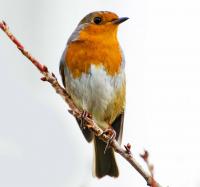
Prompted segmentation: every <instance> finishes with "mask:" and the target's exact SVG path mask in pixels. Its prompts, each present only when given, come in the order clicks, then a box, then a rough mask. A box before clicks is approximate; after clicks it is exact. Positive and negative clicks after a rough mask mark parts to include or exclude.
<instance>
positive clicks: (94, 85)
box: [65, 66, 125, 123]
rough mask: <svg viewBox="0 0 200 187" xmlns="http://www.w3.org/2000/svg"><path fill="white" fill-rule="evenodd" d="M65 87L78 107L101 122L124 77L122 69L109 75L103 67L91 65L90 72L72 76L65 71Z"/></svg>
mask: <svg viewBox="0 0 200 187" xmlns="http://www.w3.org/2000/svg"><path fill="white" fill-rule="evenodd" d="M65 76H66V78H65V82H66V89H67V91H68V92H69V93H70V94H71V96H72V98H73V100H74V102H75V103H76V105H77V106H78V107H80V108H81V109H83V110H86V111H88V112H89V113H91V114H92V116H93V119H94V120H95V121H96V122H101V123H102V122H103V120H104V115H105V111H106V109H107V106H108V105H109V103H110V102H111V101H112V100H113V99H114V97H115V94H116V92H117V91H118V90H120V89H121V87H122V84H123V82H124V79H125V74H124V71H122V72H121V73H119V74H118V75H116V76H109V75H108V74H107V73H106V71H105V70H104V68H103V67H96V66H91V69H90V73H88V74H83V75H82V76H81V77H80V78H76V79H74V78H72V76H71V74H70V73H69V72H68V70H66V72H65Z"/></svg>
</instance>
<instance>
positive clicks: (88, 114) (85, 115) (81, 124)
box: [80, 110, 91, 129]
mask: <svg viewBox="0 0 200 187" xmlns="http://www.w3.org/2000/svg"><path fill="white" fill-rule="evenodd" d="M87 117H91V115H90V113H89V112H87V111H86V110H83V111H82V113H81V116H80V120H81V123H80V127H81V129H85V125H84V124H85V121H86V120H85V118H87Z"/></svg>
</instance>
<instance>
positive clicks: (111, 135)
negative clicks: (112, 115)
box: [103, 128, 116, 154]
mask: <svg viewBox="0 0 200 187" xmlns="http://www.w3.org/2000/svg"><path fill="white" fill-rule="evenodd" d="M103 134H106V135H108V136H109V139H108V142H107V143H106V147H105V150H104V154H105V153H106V151H107V150H108V149H109V148H110V143H111V142H112V141H113V140H114V139H115V138H116V132H115V130H114V129H112V128H108V129H106V130H105V131H104V132H103Z"/></svg>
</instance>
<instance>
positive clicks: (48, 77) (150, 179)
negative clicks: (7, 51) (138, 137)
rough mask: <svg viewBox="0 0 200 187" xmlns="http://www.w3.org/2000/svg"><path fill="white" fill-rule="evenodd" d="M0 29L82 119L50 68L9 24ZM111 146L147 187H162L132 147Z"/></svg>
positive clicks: (88, 119) (90, 124)
mask: <svg viewBox="0 0 200 187" xmlns="http://www.w3.org/2000/svg"><path fill="white" fill-rule="evenodd" d="M0 28H1V30H3V31H4V33H5V34H6V35H7V36H8V37H9V38H10V40H11V41H12V42H13V43H14V44H15V45H16V47H17V48H18V49H19V50H20V51H21V53H22V54H23V55H24V56H25V57H26V58H28V59H29V61H30V62H31V63H32V64H33V65H34V66H35V67H36V68H37V69H38V70H39V71H40V72H41V74H42V75H43V77H42V78H41V80H42V81H47V82H49V83H50V85H51V86H52V87H53V88H54V90H55V91H56V93H57V94H59V95H60V96H61V97H62V98H63V99H64V101H65V102H66V103H67V104H68V106H69V108H70V110H69V112H70V113H71V114H72V115H73V116H74V117H76V118H79V119H80V118H81V117H82V111H81V110H80V109H79V108H77V107H76V105H75V104H74V102H73V100H72V99H71V97H70V95H69V94H68V93H67V92H66V90H65V89H64V88H63V87H62V86H61V85H60V84H59V83H58V81H57V78H56V76H55V75H54V74H53V73H51V72H49V70H48V68H47V67H46V66H45V65H42V64H41V63H40V62H39V61H38V60H37V59H35V58H34V57H33V56H32V55H31V54H30V53H29V52H28V51H26V49H25V48H24V47H23V45H22V44H21V43H20V42H19V40H17V39H16V37H15V36H14V35H13V34H12V33H11V32H10V31H9V28H8V26H7V24H6V23H5V22H4V21H2V22H1V21H0ZM84 120H85V121H86V122H87V125H86V127H87V128H89V129H90V130H91V131H92V132H93V133H94V134H95V136H97V137H99V138H100V139H101V140H103V141H104V142H108V141H110V137H109V136H108V135H106V134H105V133H103V130H102V129H101V128H99V127H98V126H97V124H95V123H94V121H93V120H92V118H91V116H86V117H84ZM110 146H111V147H112V148H113V149H114V150H115V152H117V153H119V154H120V155H121V156H122V157H123V158H124V159H126V160H127V161H128V162H129V163H130V164H131V165H132V166H133V167H134V168H135V169H136V170H137V171H138V173H140V175H141V176H142V177H143V178H144V179H145V180H146V182H147V185H149V186H152V187H161V185H160V184H159V183H158V182H156V181H155V180H154V178H153V176H152V175H151V174H149V173H148V172H146V171H145V170H144V169H143V168H142V167H141V165H140V164H139V163H138V162H137V161H136V160H135V158H134V157H133V155H132V153H131V146H130V144H127V145H126V146H124V147H125V149H124V148H122V147H121V146H120V145H119V144H118V142H117V141H116V140H115V139H114V140H111V142H110Z"/></svg>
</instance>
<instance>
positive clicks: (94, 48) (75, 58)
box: [65, 33, 122, 78]
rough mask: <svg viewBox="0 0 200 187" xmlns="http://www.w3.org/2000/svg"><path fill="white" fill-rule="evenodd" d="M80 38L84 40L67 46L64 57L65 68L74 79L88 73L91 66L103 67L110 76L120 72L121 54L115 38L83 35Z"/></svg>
mask: <svg viewBox="0 0 200 187" xmlns="http://www.w3.org/2000/svg"><path fill="white" fill-rule="evenodd" d="M81 37H84V40H78V41H76V42H72V43H70V44H69V45H68V48H67V53H66V57H65V59H66V63H67V67H68V69H69V70H70V72H71V73H72V75H73V77H74V78H78V77H80V76H81V74H82V73H88V71H89V69H90V66H91V65H96V66H97V67H98V66H101V65H103V66H104V68H105V70H106V72H107V73H108V75H111V76H113V75H115V74H116V73H118V72H119V71H120V66H121V63H122V54H121V50H120V47H119V44H118V41H117V38H116V37H109V36H108V37H106V38H105V37H102V36H98V37H94V38H92V37H90V36H86V35H84V33H82V35H80V38H81ZM87 37H90V38H87ZM101 37H102V38H101ZM105 39H106V40H105Z"/></svg>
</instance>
